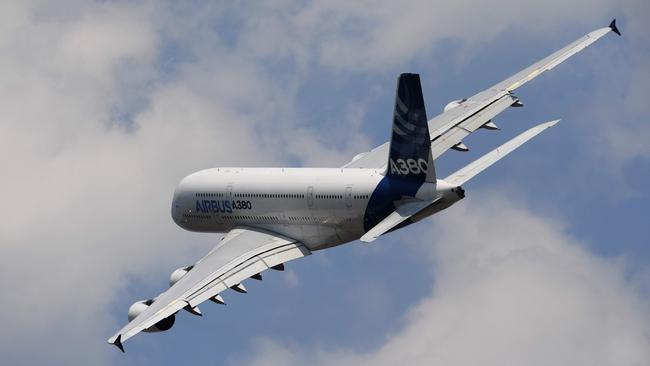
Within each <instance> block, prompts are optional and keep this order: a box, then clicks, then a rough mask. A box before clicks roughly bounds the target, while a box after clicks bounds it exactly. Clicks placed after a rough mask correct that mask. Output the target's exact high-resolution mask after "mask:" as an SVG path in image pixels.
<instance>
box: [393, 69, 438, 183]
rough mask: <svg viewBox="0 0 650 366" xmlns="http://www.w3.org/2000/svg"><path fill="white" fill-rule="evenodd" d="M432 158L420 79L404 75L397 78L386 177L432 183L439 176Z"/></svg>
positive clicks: (414, 75) (418, 76) (411, 75)
mask: <svg viewBox="0 0 650 366" xmlns="http://www.w3.org/2000/svg"><path fill="white" fill-rule="evenodd" d="M430 156H431V138H430V136H429V127H428V125H427V112H426V109H425V107H424V98H423V96H422V86H421V84H420V75H418V74H401V75H400V76H399V77H398V78H397V93H396V96H395V112H394V114H393V132H392V137H391V140H390V153H389V156H388V167H387V172H386V175H387V176H395V177H408V178H409V179H415V180H419V181H422V182H424V181H425V180H430V179H431V177H432V174H433V176H435V174H434V172H433V170H434V168H433V162H432V161H430V160H431V159H430ZM433 179H435V178H433Z"/></svg>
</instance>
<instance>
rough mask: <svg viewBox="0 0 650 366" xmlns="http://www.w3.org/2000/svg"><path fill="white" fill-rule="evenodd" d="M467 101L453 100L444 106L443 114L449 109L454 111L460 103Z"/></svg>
mask: <svg viewBox="0 0 650 366" xmlns="http://www.w3.org/2000/svg"><path fill="white" fill-rule="evenodd" d="M466 100H467V99H458V100H453V101H451V102H449V103H447V105H446V106H445V108H444V109H443V110H442V111H443V112H447V111H448V110H450V109H454V108H456V107H458V106H459V105H460V104H461V103H462V102H464V101H466Z"/></svg>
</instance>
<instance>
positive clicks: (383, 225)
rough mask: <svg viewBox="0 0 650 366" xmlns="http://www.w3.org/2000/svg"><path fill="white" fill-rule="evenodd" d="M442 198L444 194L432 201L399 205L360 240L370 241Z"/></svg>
mask: <svg viewBox="0 0 650 366" xmlns="http://www.w3.org/2000/svg"><path fill="white" fill-rule="evenodd" d="M440 198H442V196H440V197H438V198H436V199H434V200H432V201H414V202H409V203H405V204H403V205H401V206H399V207H398V208H397V210H395V211H393V213H391V214H390V215H388V216H387V217H386V218H385V219H383V220H381V221H380V222H379V223H378V224H377V225H375V227H373V228H372V229H370V230H368V232H367V233H365V234H364V235H363V236H362V237H361V239H359V240H361V241H364V242H366V243H370V242H371V241H373V240H375V239H377V238H378V237H379V236H380V235H382V234H384V233H386V232H387V231H389V230H390V229H392V228H393V227H395V226H397V225H399V224H401V223H402V221H404V220H406V219H408V218H409V217H411V216H413V215H415V214H416V213H418V212H420V211H422V210H423V209H425V208H427V207H428V206H429V205H430V204H432V203H434V202H436V201H437V200H439V199H440Z"/></svg>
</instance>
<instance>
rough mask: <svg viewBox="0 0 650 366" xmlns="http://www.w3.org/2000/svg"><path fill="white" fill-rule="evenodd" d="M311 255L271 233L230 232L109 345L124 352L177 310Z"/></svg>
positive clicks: (307, 251) (111, 340) (292, 242)
mask: <svg viewBox="0 0 650 366" xmlns="http://www.w3.org/2000/svg"><path fill="white" fill-rule="evenodd" d="M310 254H311V252H310V251H309V249H307V247H305V246H304V245H303V244H302V243H300V242H298V241H296V240H293V239H291V238H287V237H285V236H282V235H279V234H275V233H273V232H269V231H266V230H261V229H256V228H247V227H241V228H237V229H233V230H232V231H230V232H229V233H228V234H227V235H226V236H225V237H224V238H223V239H222V240H221V242H219V244H218V245H217V246H216V247H215V248H214V249H212V250H211V251H210V253H208V254H207V255H206V256H205V257H203V258H202V259H201V260H199V261H198V262H197V263H196V264H194V266H193V267H192V269H191V270H189V271H188V272H187V274H185V275H184V276H183V277H182V278H181V279H180V280H179V281H178V282H176V283H175V284H174V285H173V286H172V287H170V288H169V289H168V290H167V291H165V292H164V293H162V294H161V295H160V296H158V297H157V298H155V299H154V300H153V302H152V303H151V305H149V307H148V308H146V309H145V310H144V311H143V312H142V313H140V314H139V315H138V316H137V317H136V318H134V319H133V320H132V321H130V322H129V323H128V324H127V325H126V326H124V327H123V328H122V329H120V330H119V331H118V332H117V333H116V334H115V335H113V336H112V337H111V338H110V339H109V340H108V342H109V343H112V344H115V345H116V346H118V347H119V348H120V349H122V350H123V348H122V342H124V341H125V340H127V339H128V338H130V337H132V336H134V335H136V334H137V333H139V332H141V331H143V330H146V329H147V328H150V327H151V326H153V325H155V324H156V323H158V322H159V321H161V320H163V319H166V318H167V317H169V316H172V315H174V314H175V313H176V312H178V311H179V310H181V309H184V308H187V309H193V308H196V306H197V305H199V304H200V303H202V302H203V301H205V300H208V299H210V298H214V297H215V296H217V295H218V294H219V293H220V292H222V291H224V290H226V289H228V288H236V286H238V285H239V284H240V283H241V282H242V281H244V280H245V279H247V278H249V277H251V276H256V275H258V274H259V273H261V272H263V271H265V270H267V269H269V268H274V267H276V266H278V265H281V264H282V263H285V262H287V261H290V260H292V259H296V258H300V257H304V256H307V255H310Z"/></svg>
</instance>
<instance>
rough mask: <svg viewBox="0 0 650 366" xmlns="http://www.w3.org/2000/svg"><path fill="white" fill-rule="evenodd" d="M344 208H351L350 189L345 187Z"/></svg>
mask: <svg viewBox="0 0 650 366" xmlns="http://www.w3.org/2000/svg"><path fill="white" fill-rule="evenodd" d="M345 207H347V208H351V207H352V187H350V186H348V187H345Z"/></svg>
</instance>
